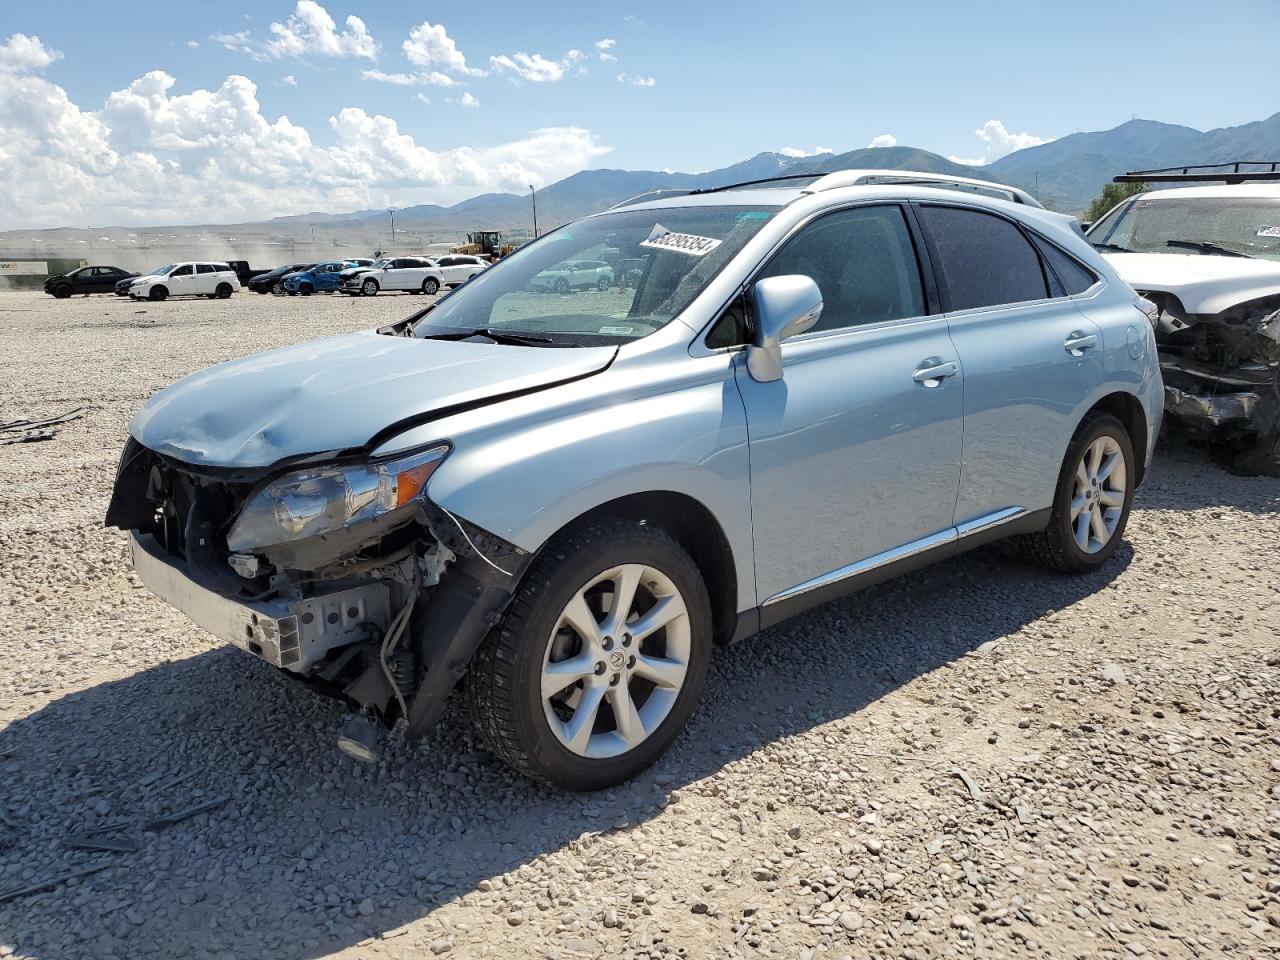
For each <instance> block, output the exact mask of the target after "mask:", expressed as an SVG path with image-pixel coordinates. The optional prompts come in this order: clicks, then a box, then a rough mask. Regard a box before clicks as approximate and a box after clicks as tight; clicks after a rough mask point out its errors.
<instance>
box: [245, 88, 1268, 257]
mask: <svg viewBox="0 0 1280 960" xmlns="http://www.w3.org/2000/svg"><path fill="white" fill-rule="evenodd" d="M1230 160H1266V161H1271V160H1280V113H1277V114H1275V115H1273V116H1271V117H1269V118H1267V119H1266V120H1259V121H1256V122H1254V123H1246V124H1242V125H1240V126H1236V127H1220V128H1218V129H1216V130H1208V131H1200V130H1194V129H1192V128H1191V127H1185V126H1180V125H1178V124H1172V123H1160V122H1158V121H1155V120H1136V119H1135V120H1129V121H1127V122H1125V123H1122V124H1120V125H1119V126H1118V127H1114V128H1113V129H1111V130H1102V131H1095V132H1089V133H1073V134H1069V135H1067V136H1064V137H1061V138H1059V139H1057V140H1053V141H1050V142H1049V143H1045V144H1041V145H1039V146H1035V147H1027V148H1025V149H1022V150H1017V151H1015V152H1013V153H1010V154H1008V155H1007V156H1004V157H1001V158H1000V159H999V160H996V161H994V162H993V163H989V164H986V165H985V166H972V165H964V164H958V163H954V162H953V161H951V160H948V159H947V158H946V157H942V156H939V155H938V154H936V153H930V152H929V151H927V150H922V149H918V148H915V147H905V146H894V147H869V148H866V149H861V150H851V151H849V152H847V153H840V154H819V155H816V156H809V157H791V156H786V155H784V154H781V153H769V152H766V153H759V154H756V155H755V156H754V157H751V158H750V159H749V160H743V161H741V162H739V163H735V164H732V165H730V166H727V167H723V168H721V169H719V170H711V171H708V172H704V173H672V172H669V171H658V170H583V171H580V172H579V173H575V174H573V175H572V176H569V177H566V178H565V179H563V180H560V181H558V182H556V183H553V184H550V185H549V186H547V187H544V188H542V189H541V190H539V191H538V194H537V203H538V220H539V225H540V226H541V227H542V228H543V229H546V228H549V227H552V226H555V225H558V224H561V223H565V222H567V221H569V220H573V219H575V218H577V217H581V216H585V215H586V214H589V213H596V212H598V211H600V210H604V209H606V208H608V207H610V206H612V205H613V204H615V203H618V202H620V201H622V200H625V199H627V198H629V197H633V196H636V195H637V194H641V193H645V192H647V191H650V190H662V189H675V188H695V189H696V188H703V187H714V186H723V185H725V184H729V183H738V182H741V181H744V180H756V179H762V178H765V177H773V176H782V175H787V174H803V173H827V172H830V171H832V170H843V169H849V168H873V169H889V170H924V171H929V172H933V173H946V174H951V175H953V176H968V177H976V178H979V179H987V180H993V181H998V182H1001V183H1008V184H1012V185H1014V186H1018V187H1022V188H1023V189H1025V190H1028V191H1030V192H1032V193H1033V194H1034V195H1035V196H1037V197H1038V198H1039V199H1040V200H1041V202H1043V203H1044V204H1045V205H1046V206H1048V207H1050V208H1051V209H1055V210H1061V211H1063V212H1067V213H1077V212H1079V211H1081V210H1083V209H1084V208H1085V207H1086V206H1088V204H1089V202H1090V201H1091V200H1093V198H1094V197H1096V196H1097V195H1098V194H1099V193H1100V192H1101V191H1102V188H1103V186H1104V185H1105V184H1106V183H1108V182H1109V181H1110V179H1111V178H1112V177H1113V176H1114V175H1115V174H1117V173H1123V172H1125V171H1128V170H1136V169H1150V168H1153V167H1168V166H1175V165H1183V164H1199V163H1220V162H1225V161H1230ZM385 218H386V211H384V210H364V211H358V212H355V213H350V214H336V215H335V214H305V215H302V216H296V217H278V218H276V219H275V220H273V221H270V222H271V223H277V224H282V225H283V224H287V223H316V222H324V223H325V225H326V226H333V227H337V226H343V225H351V226H356V225H359V224H361V223H363V222H367V221H371V220H383V219H385ZM530 219H531V210H530V200H529V196H528V195H527V194H525V195H518V194H513V193H487V194H481V195H480V196H476V197H472V198H470V199H468V200H464V201H462V202H461V203H457V204H454V205H453V206H449V207H444V206H438V205H434V204H427V205H421V206H413V207H404V208H401V209H399V210H397V211H396V222H397V224H398V225H402V226H403V227H404V229H406V230H414V231H420V232H448V231H460V230H467V229H477V228H486V229H511V228H517V229H519V228H524V229H527V228H528V227H529V224H530Z"/></svg>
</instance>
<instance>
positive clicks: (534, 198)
mask: <svg viewBox="0 0 1280 960" xmlns="http://www.w3.org/2000/svg"><path fill="white" fill-rule="evenodd" d="M529 199H531V200H532V201H533V239H535V240H537V239H538V191H537V190H535V189H533V184H532V183H531V184H529Z"/></svg>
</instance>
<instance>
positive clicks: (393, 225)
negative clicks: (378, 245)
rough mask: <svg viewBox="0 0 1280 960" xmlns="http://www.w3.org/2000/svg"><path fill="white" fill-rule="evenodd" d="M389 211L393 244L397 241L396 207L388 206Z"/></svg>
mask: <svg viewBox="0 0 1280 960" xmlns="http://www.w3.org/2000/svg"><path fill="white" fill-rule="evenodd" d="M387 213H389V214H391V245H392V246H395V243H396V208H395V207H387Z"/></svg>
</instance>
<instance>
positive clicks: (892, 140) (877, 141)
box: [867, 133, 898, 150]
mask: <svg viewBox="0 0 1280 960" xmlns="http://www.w3.org/2000/svg"><path fill="white" fill-rule="evenodd" d="M897 145H898V138H897V137H895V136H894V135H893V134H892V133H882V134H880V135H879V136H875V137H872V138H871V142H870V143H868V144H867V148H868V149H872V150H874V149H875V148H876V147H896V146H897Z"/></svg>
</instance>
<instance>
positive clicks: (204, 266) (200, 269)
mask: <svg viewBox="0 0 1280 960" xmlns="http://www.w3.org/2000/svg"><path fill="white" fill-rule="evenodd" d="M217 272H218V271H217V270H215V269H214V266H213V264H212V263H197V264H196V273H217Z"/></svg>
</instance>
